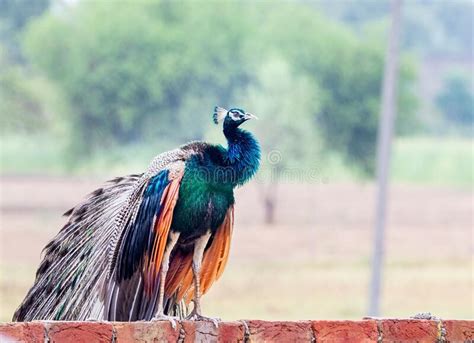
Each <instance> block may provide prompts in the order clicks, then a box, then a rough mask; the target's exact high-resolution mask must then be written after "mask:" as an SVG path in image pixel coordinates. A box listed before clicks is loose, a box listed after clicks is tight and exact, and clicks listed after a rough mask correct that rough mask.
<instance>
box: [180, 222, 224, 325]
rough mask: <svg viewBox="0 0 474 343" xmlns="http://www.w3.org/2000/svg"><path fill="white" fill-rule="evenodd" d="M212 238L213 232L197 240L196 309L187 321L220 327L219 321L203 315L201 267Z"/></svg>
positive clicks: (195, 249) (195, 265)
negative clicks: (209, 322) (209, 323)
mask: <svg viewBox="0 0 474 343" xmlns="http://www.w3.org/2000/svg"><path fill="white" fill-rule="evenodd" d="M210 237H211V232H210V231H208V232H207V233H206V234H205V235H204V236H202V237H200V238H198V239H197V241H196V243H194V253H193V265H192V268H193V276H194V299H193V302H194V308H193V310H192V312H191V313H190V314H189V316H187V317H186V319H187V320H208V321H211V322H213V323H214V325H215V326H216V327H217V326H218V321H219V319H217V318H209V317H204V316H203V315H202V314H201V266H202V259H203V256H204V249H206V245H207V242H208V241H209V238H210Z"/></svg>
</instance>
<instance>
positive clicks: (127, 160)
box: [0, 135, 474, 188]
mask: <svg viewBox="0 0 474 343" xmlns="http://www.w3.org/2000/svg"><path fill="white" fill-rule="evenodd" d="M169 148H171V147H153V146H148V145H136V146H129V147H126V148H122V149H117V150H113V149H112V150H107V151H103V152H100V153H95V154H94V155H92V156H89V157H87V158H84V159H82V160H81V161H79V162H77V163H74V154H71V153H66V152H65V151H66V149H64V144H63V143H61V142H60V141H59V142H58V141H57V140H53V139H52V138H51V137H48V136H38V137H27V136H13V135H10V136H6V137H4V138H3V139H2V147H1V149H0V156H1V163H0V174H2V175H42V174H46V175H59V176H60V175H71V174H73V175H91V174H92V175H110V174H121V173H131V172H140V171H142V170H144V169H145V168H146V166H147V165H148V163H149V161H150V160H151V159H152V158H153V157H154V156H155V155H156V154H158V153H159V152H162V151H164V150H165V149H169ZM320 159H322V160H323V161H324V166H323V168H322V170H321V171H322V173H323V174H324V175H328V176H330V178H331V180H333V181H356V180H357V176H356V175H355V174H354V172H353V171H352V170H351V168H349V167H348V166H347V165H345V164H344V163H343V162H342V161H341V159H340V158H338V157H337V156H321V158H320ZM473 166H474V152H473V140H472V139H468V138H449V137H446V138H435V137H408V138H397V139H396V140H395V144H394V148H393V159H392V172H391V176H392V180H393V181H394V182H396V183H409V184H424V185H438V186H455V187H463V188H470V187H471V186H472V183H473Z"/></svg>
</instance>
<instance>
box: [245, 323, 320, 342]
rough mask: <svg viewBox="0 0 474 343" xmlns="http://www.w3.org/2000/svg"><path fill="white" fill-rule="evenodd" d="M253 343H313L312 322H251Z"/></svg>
mask: <svg viewBox="0 0 474 343" xmlns="http://www.w3.org/2000/svg"><path fill="white" fill-rule="evenodd" d="M247 325H248V327H249V331H250V337H249V338H250V341H251V342H311V341H312V338H313V332H312V329H311V322H310V321H300V322H277V321H275V322H267V321H263V320H249V321H247Z"/></svg>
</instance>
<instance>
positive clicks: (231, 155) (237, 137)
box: [224, 125, 260, 185]
mask: <svg viewBox="0 0 474 343" xmlns="http://www.w3.org/2000/svg"><path fill="white" fill-rule="evenodd" d="M224 135H225V137H226V139H227V144H228V147H227V151H226V156H225V163H226V167H230V168H232V170H233V174H234V180H235V182H234V183H235V185H242V184H244V183H245V182H247V181H248V180H249V179H250V178H251V177H252V176H253V175H255V173H256V172H257V170H258V167H259V165H260V146H259V144H258V142H257V140H256V139H255V138H254V136H253V135H252V134H251V133H250V132H248V131H245V130H242V129H240V128H238V127H234V126H228V125H224Z"/></svg>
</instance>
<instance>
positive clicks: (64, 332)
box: [45, 322, 112, 343]
mask: <svg viewBox="0 0 474 343" xmlns="http://www.w3.org/2000/svg"><path fill="white" fill-rule="evenodd" d="M45 326H46V329H47V332H48V337H49V340H50V342H51V343H53V342H58V343H69V342H70V343H90V342H95V343H102V342H104V343H105V342H107V343H109V342H111V340H112V324H109V323H95V322H46V323H45Z"/></svg>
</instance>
